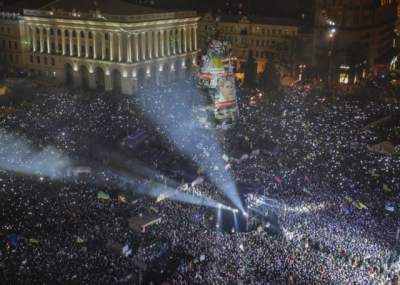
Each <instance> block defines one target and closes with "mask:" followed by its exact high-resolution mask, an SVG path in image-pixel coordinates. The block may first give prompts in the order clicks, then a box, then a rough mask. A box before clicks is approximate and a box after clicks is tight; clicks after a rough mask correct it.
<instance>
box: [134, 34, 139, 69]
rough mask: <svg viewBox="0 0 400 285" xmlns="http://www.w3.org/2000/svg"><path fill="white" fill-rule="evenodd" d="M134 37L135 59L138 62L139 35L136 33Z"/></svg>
mask: <svg viewBox="0 0 400 285" xmlns="http://www.w3.org/2000/svg"><path fill="white" fill-rule="evenodd" d="M134 38H135V48H134V52H135V61H136V62H138V61H139V35H138V34H135V35H134Z"/></svg>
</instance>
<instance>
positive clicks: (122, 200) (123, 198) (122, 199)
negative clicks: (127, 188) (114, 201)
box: [118, 194, 127, 203]
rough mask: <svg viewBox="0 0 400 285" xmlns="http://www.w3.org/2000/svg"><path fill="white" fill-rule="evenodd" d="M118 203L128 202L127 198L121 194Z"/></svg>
mask: <svg viewBox="0 0 400 285" xmlns="http://www.w3.org/2000/svg"><path fill="white" fill-rule="evenodd" d="M118 202H120V203H126V202H127V200H126V197H125V196H124V195H122V194H119V195H118Z"/></svg>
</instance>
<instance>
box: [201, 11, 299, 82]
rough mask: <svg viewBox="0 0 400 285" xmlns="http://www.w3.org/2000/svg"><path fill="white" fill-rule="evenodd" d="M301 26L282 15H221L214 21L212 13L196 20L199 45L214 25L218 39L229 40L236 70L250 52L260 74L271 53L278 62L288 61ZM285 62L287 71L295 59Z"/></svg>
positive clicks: (205, 41)
mask: <svg viewBox="0 0 400 285" xmlns="http://www.w3.org/2000/svg"><path fill="white" fill-rule="evenodd" d="M301 27H302V24H301V22H299V21H296V20H292V19H286V18H267V17H257V16H239V15H237V16H235V15H224V16H220V17H218V21H216V18H215V16H213V15H212V14H210V13H209V14H206V15H205V16H204V17H203V18H202V19H201V21H200V23H199V45H200V47H204V46H206V43H207V40H208V39H207V37H208V35H209V31H210V29H215V28H216V29H217V30H218V31H219V33H220V36H221V37H222V38H226V39H227V40H229V41H230V42H231V43H232V54H233V56H235V57H237V58H238V67H239V69H240V66H241V64H243V63H245V62H246V61H247V59H248V56H249V53H251V54H252V56H253V57H254V58H255V60H256V63H257V73H258V74H260V73H262V72H263V71H264V69H265V66H266V64H267V62H268V59H269V58H271V57H272V56H273V57H275V58H276V59H278V60H279V62H280V63H284V62H285V61H290V57H291V55H292V54H293V52H294V50H293V49H294V48H295V45H294V41H297V40H299V37H300V30H301ZM287 63H288V64H287V65H286V66H285V67H286V69H287V70H286V72H289V69H291V68H290V67H289V66H290V65H295V62H294V61H293V62H287ZM282 67H283V65H282ZM284 72H285V71H284Z"/></svg>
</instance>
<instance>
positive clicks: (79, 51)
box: [76, 30, 81, 57]
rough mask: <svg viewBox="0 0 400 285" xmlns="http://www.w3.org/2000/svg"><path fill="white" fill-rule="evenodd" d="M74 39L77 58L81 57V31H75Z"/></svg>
mask: <svg viewBox="0 0 400 285" xmlns="http://www.w3.org/2000/svg"><path fill="white" fill-rule="evenodd" d="M76 37H77V40H76V42H77V44H76V45H77V47H78V57H81V31H79V30H77V31H76Z"/></svg>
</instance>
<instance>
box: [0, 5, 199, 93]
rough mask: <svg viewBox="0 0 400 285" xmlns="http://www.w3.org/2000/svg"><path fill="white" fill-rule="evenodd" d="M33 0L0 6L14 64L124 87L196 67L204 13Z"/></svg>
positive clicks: (5, 51) (0, 28)
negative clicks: (34, 1)
mask: <svg viewBox="0 0 400 285" xmlns="http://www.w3.org/2000/svg"><path fill="white" fill-rule="evenodd" d="M29 2H30V1H25V3H22V4H20V6H14V7H15V8H24V9H16V10H14V11H13V10H8V11H3V12H1V13H0V47H1V49H0V59H1V60H2V61H3V62H6V63H7V64H9V65H11V66H14V67H19V68H23V69H27V70H30V71H31V72H32V73H34V74H37V75H43V76H47V77H50V78H54V79H55V80H57V81H59V82H66V83H67V84H70V85H74V86H76V87H78V86H81V87H89V88H99V89H105V90H106V91H121V92H122V93H123V94H133V93H134V91H135V90H137V88H138V87H142V86H147V85H150V84H161V83H163V82H168V81H171V80H174V79H178V78H183V77H184V76H186V75H189V74H190V73H191V66H192V64H194V63H195V59H196V53H197V25H198V20H199V17H197V15H196V12H194V11H169V10H159V9H154V8H149V7H143V6H139V5H133V4H131V3H128V2H125V1H123V0H113V1H109V0H97V1H90V0H59V1H52V2H50V3H49V4H44V5H42V6H40V7H38V8H35V9H25V8H26V7H27V5H30V4H29ZM42 2H43V1H42ZM44 2H46V1H44ZM47 2H49V1H47Z"/></svg>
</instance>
